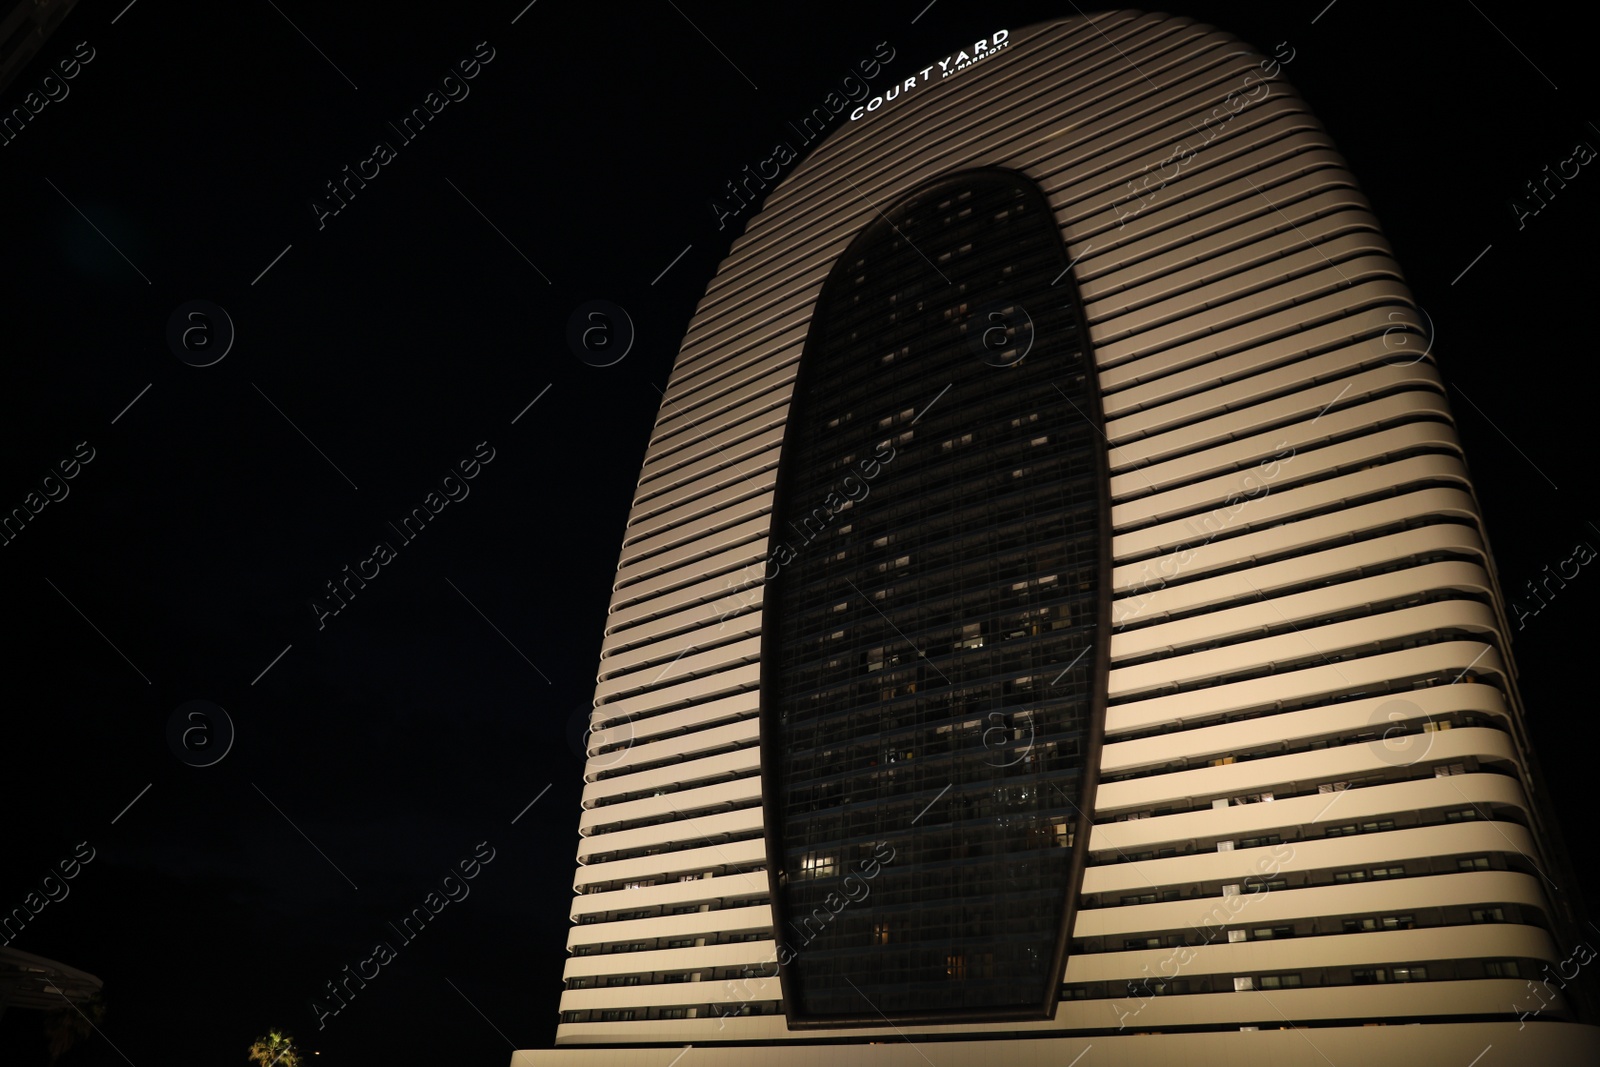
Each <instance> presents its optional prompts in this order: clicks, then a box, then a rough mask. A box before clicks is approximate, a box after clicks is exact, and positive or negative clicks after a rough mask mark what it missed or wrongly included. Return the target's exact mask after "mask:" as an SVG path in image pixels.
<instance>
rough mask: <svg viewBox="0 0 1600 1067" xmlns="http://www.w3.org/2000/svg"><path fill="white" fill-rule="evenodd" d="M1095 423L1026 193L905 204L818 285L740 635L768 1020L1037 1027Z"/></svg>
mask: <svg viewBox="0 0 1600 1067" xmlns="http://www.w3.org/2000/svg"><path fill="white" fill-rule="evenodd" d="M1102 422H1103V420H1102V417H1101V414H1100V399H1099V392H1098V384H1097V381H1096V379H1095V376H1094V372H1093V361H1092V359H1091V357H1090V354H1089V351H1088V347H1087V340H1086V336H1085V330H1084V327H1083V320H1082V314H1081V310H1080V305H1079V301H1078V297H1077V294H1076V290H1075V287H1074V284H1073V280H1072V278H1071V270H1070V263H1069V260H1068V256H1067V251H1066V248H1065V246H1064V245H1063V242H1062V239H1061V236H1060V231H1059V229H1058V227H1057V224H1056V221H1055V217H1054V213H1053V212H1052V211H1051V209H1050V206H1049V204H1048V202H1047V201H1046V200H1045V197H1044V195H1043V193H1042V192H1041V191H1040V189H1039V188H1038V186H1037V185H1036V184H1034V183H1033V182H1032V181H1031V180H1030V179H1028V178H1026V177H1024V176H1023V175H1020V174H1017V173H1015V172H1012V171H1006V170H1000V169H998V168H986V169H982V170H974V171H967V172H963V173H960V174H957V175H953V176H950V177H947V178H944V179H941V180H939V181H937V182H935V183H933V184H931V185H929V186H926V187H924V188H923V189H921V190H919V191H916V192H913V193H912V194H910V195H909V196H907V197H906V198H904V199H903V200H902V201H901V202H900V203H898V204H897V205H894V206H892V207H890V208H888V209H887V210H886V211H885V212H884V213H883V214H882V215H881V216H880V217H879V218H878V219H877V221H875V222H874V223H872V224H871V225H869V226H868V227H867V228H866V229H865V230H864V231H863V232H862V233H861V234H860V235H859V236H858V237H857V238H856V239H855V240H854V241H853V242H852V243H851V245H850V246H849V248H848V249H847V250H846V251H845V252H844V254H843V255H841V256H840V257H839V260H838V261H837V263H836V264H835V266H834V268H833V270H832V272H831V273H830V274H829V276H828V278H827V280H826V282H825V283H824V285H823V287H822V292H821V295H820V297H819V300H818V303H817V307H816V309H815V312H814V315H813V319H812V324H811V329H810V333H809V335H808V338H807V342H806V348H805V352H804V354H803V356H802V358H801V362H800V367H799V371H798V378H797V381H796V385H795V393H794V400H793V402H792V405H791V407H790V411H789V417H788V424H787V428H786V430H785V437H784V446H783V454H782V457H781V459H780V464H779V472H778V488H777V494H776V498H775V504H774V512H773V519H772V526H771V533H770V553H769V557H768V563H767V586H766V591H765V610H764V623H763V638H762V641H763V644H762V662H763V668H762V738H763V742H762V774H763V779H764V780H763V796H764V803H765V805H766V816H767V819H766V822H767V847H768V861H769V862H768V869H769V871H770V872H771V873H770V877H771V881H772V888H773V907H774V920H775V937H776V947H775V955H776V960H775V961H774V965H775V966H777V968H778V970H779V973H780V975H781V978H782V986H783V995H784V1002H785V1010H786V1012H787V1014H788V1019H789V1023H790V1025H791V1026H792V1027H805V1026H814V1027H818V1026H849V1025H879V1026H881V1025H883V1022H884V1020H885V1019H886V1018H887V1019H890V1020H894V1021H896V1022H899V1021H902V1020H904V1021H929V1020H931V1019H939V1020H943V1021H950V1022H955V1021H963V1020H974V1021H982V1020H1001V1019H1025V1018H1041V1017H1048V1016H1050V1015H1051V1014H1052V1013H1053V1011H1054V1006H1055V1001H1056V997H1057V993H1058V990H1059V987H1060V982H1061V976H1062V973H1063V970H1064V965H1065V958H1066V946H1067V939H1068V935H1069V932H1070V929H1071V921H1072V916H1073V913H1074V908H1075V903H1076V896H1077V887H1078V885H1079V883H1080V881H1081V879H1082V870H1083V863H1084V851H1083V850H1084V848H1085V846H1086V845H1087V838H1088V819H1087V816H1086V815H1085V814H1084V813H1085V812H1088V811H1090V810H1092V806H1093V792H1094V785H1095V782H1094V770H1095V768H1096V767H1097V766H1098V762H1099V746H1100V741H1101V734H1102V723H1103V717H1104V709H1105V685H1106V681H1105V674H1106V655H1107V651H1108V645H1109V625H1108V624H1109V617H1110V599H1109V558H1110V557H1109V526H1108V517H1109V508H1108V505H1107V468H1106V459H1105V437H1104V430H1103V427H1102ZM762 973H769V974H770V973H771V966H769V968H768V970H767V971H765V972H762Z"/></svg>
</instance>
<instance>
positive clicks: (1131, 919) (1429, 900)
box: [1072, 871, 1545, 973]
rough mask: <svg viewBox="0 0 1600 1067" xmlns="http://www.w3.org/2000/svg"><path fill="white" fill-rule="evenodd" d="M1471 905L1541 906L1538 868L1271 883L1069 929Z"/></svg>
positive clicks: (1108, 911) (1174, 926) (1088, 917)
mask: <svg viewBox="0 0 1600 1067" xmlns="http://www.w3.org/2000/svg"><path fill="white" fill-rule="evenodd" d="M1478 904H1523V905H1527V906H1528V907H1534V908H1543V907H1545V900H1544V892H1543V890H1542V889H1541V888H1540V884H1539V876H1538V875H1534V874H1523V873H1522V872H1521V871H1463V872H1461V873H1459V874H1437V875H1423V876H1419V877H1415V878H1394V879H1389V880H1387V881H1383V882H1351V883H1349V884H1348V885H1318V886H1306V887H1304V888H1299V889H1295V890H1294V891H1293V892H1286V891H1284V890H1272V891H1271V892H1265V893H1251V894H1249V895H1248V896H1244V895H1241V896H1239V897H1238V898H1236V899H1235V900H1233V901H1226V900H1224V899H1223V898H1221V897H1202V898H1191V899H1187V900H1164V901H1160V902H1158V903H1155V904H1128V905H1124V906H1122V907H1114V908H1086V909H1082V910H1080V911H1079V912H1078V917H1077V921H1076V922H1075V923H1074V924H1073V927H1072V936H1073V937H1074V938H1077V939H1080V940H1081V939H1084V938H1092V937H1101V938H1120V937H1127V936H1131V935H1136V934H1146V935H1150V934H1154V933H1157V932H1161V931H1167V930H1180V931H1198V932H1199V933H1200V934H1201V935H1202V936H1208V935H1209V934H1210V932H1211V931H1213V930H1221V929H1225V928H1227V927H1229V926H1232V927H1238V928H1244V927H1256V926H1271V925H1273V924H1275V923H1285V922H1291V921H1293V920H1296V919H1315V918H1319V917H1322V916H1340V915H1351V916H1362V917H1365V916H1372V917H1377V916H1380V915H1395V914H1405V913H1407V912H1415V911H1419V910H1422V909H1426V908H1447V907H1452V906H1457V905H1460V906H1471V905H1478ZM1218 936H1222V935H1218ZM1158 973H1159V972H1158Z"/></svg>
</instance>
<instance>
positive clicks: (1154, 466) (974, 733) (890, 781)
mask: <svg viewBox="0 0 1600 1067" xmlns="http://www.w3.org/2000/svg"><path fill="white" fill-rule="evenodd" d="M1293 58H1294V52H1293V49H1292V47H1290V46H1288V45H1284V46H1280V47H1279V48H1278V49H1276V50H1275V51H1274V53H1273V54H1272V55H1264V54H1262V53H1260V52H1257V51H1256V50H1254V49H1252V48H1250V47H1248V46H1246V45H1244V44H1242V43H1240V42H1239V41H1237V40H1235V39H1233V38H1231V37H1229V36H1228V35H1227V34H1225V33H1221V32H1218V31H1217V30H1215V29H1212V28H1211V27H1209V26H1205V25H1200V24H1197V23H1195V22H1193V21H1190V20H1188V19H1183V18H1173V17H1168V16H1165V15H1145V14H1138V13H1131V12H1123V13H1114V14H1104V15H1095V16H1091V17H1087V18H1074V19H1068V20H1064V21H1060V22H1053V23H1049V24H1044V25H1037V26H1032V27H1029V28H1027V29H1009V30H997V32H994V33H992V34H991V35H990V36H989V37H987V38H984V39H982V40H979V41H975V42H964V43H963V44H962V47H961V48H959V49H957V50H955V51H954V52H953V53H952V55H951V56H950V57H946V60H945V61H944V62H936V63H933V64H932V65H931V66H930V67H929V68H928V69H927V70H922V71H912V72H909V73H908V75H907V76H906V77H904V78H903V79H902V80H901V81H900V82H899V83H898V84H897V85H895V86H893V87H890V88H889V89H888V90H887V91H880V92H878V94H877V95H874V96H872V98H871V99H864V100H863V101H862V102H861V104H860V106H859V108H858V109H857V110H856V111H855V112H854V113H853V114H852V116H851V117H850V119H849V120H848V121H846V122H844V123H843V124H842V125H841V127H840V128H839V129H838V130H837V131H836V132H835V133H834V134H833V135H832V136H831V137H830V138H828V139H827V140H826V141H825V142H823V143H822V144H821V145H820V146H819V147H818V148H817V149H816V150H815V151H814V152H813V153H811V155H810V156H809V157H808V158H807V159H805V160H804V162H803V163H801V164H800V165H799V166H798V167H797V169H796V170H795V171H794V172H793V173H792V174H791V175H790V176H789V177H788V178H787V179H786V180H785V181H783V182H782V184H781V185H779V186H778V187H777V188H776V189H775V190H773V191H772V192H771V194H770V195H769V196H768V197H767V199H766V201H765V204H764V206H763V207H762V209H761V211H760V213H759V214H757V215H755V216H754V217H753V218H752V219H751V221H750V223H749V226H748V228H747V230H746V232H745V233H744V235H743V236H742V237H741V238H740V239H739V240H738V241H737V242H736V243H735V244H734V247H733V250H732V252H731V253H730V255H729V256H728V258H727V260H726V261H725V262H724V263H723V265H722V268H721V269H720V271H719V272H718V274H717V276H716V278H715V280H714V281H713V282H712V283H711V287H710V290H709V291H708V293H707V295H706V297H705V300H704V301H703V303H702V304H701V305H700V308H699V310H698V313H697V314H696V315H695V317H694V320H693V322H692V323H691V325H690V328H689V333H688V337H687V338H686V339H685V341H684V344H683V348H682V351H681V353H680V355H679V357H678V361H677V364H676V367H675V369H674V371H673V373H672V376H671V380H670V384H669V385H668V387H667V389H666V392H665V397H664V401H663V403H662V405H661V412H660V416H659V419H658V422H657V424H656V428H655V432H654V434H653V435H652V437H651V440H650V445H649V449H648V452H647V454H646V456H645V461H644V469H643V472H642V474H641V476H640V479H639V486H638V491H637V494H636V496H635V498H634V505H633V511H632V514H631V517H630V519H629V522H628V528H627V533H626V536H625V539H624V542H623V548H622V557H621V562H620V565H619V568H618V572H617V578H616V584H615V593H614V596H613V598H612V602H611V608H610V614H609V617H608V622H607V626H606V632H605V640H604V646H603V654H602V659H601V664H600V674H599V684H598V687H597V689H596V693H595V711H594V714H593V733H592V735H591V736H590V738H589V747H588V763H587V767H586V771H585V777H584V781H585V787H584V792H583V812H582V816H581V821H580V834H581V840H580V843H579V846H578V857H577V858H578V865H577V873H576V876H575V877H574V881H573V889H574V892H575V896H574V899H573V903H572V922H573V926H572V932H571V936H570V939H569V949H570V952H571V957H570V959H569V960H568V962H567V966H566V972H565V991H564V992H563V993H562V996H561V1001H560V1006H559V1011H560V1013H561V1015H560V1024H559V1027H558V1029H557V1037H556V1044H557V1047H556V1048H555V1049H553V1050H547V1051H540V1052H519V1053H518V1054H517V1057H516V1060H515V1062H517V1063H519V1064H527V1063H535V1064H569V1063H570V1064H574V1065H578V1064H618V1065H634V1064H638V1065H646V1064H649V1065H658V1067H666V1065H667V1064H668V1063H669V1062H677V1058H678V1057H684V1056H686V1057H690V1059H689V1067H693V1065H694V1064H701V1063H704V1064H712V1063H715V1064H727V1065H732V1064H749V1063H757V1062H759V1063H765V1064H770V1065H772V1067H781V1065H789V1064H810V1063H815V1062H823V1060H822V1057H831V1058H832V1060H831V1062H837V1063H841V1064H855V1063H861V1064H894V1065H909V1064H917V1063H922V1062H924V1061H926V1062H930V1063H933V1064H937V1065H938V1067H963V1065H969V1064H985V1065H987V1064H991V1063H994V1062H1004V1063H1018V1064H1046V1063H1049V1064H1061V1065H1066V1064H1070V1063H1077V1062H1078V1058H1079V1057H1082V1056H1085V1055H1087V1056H1092V1057H1093V1058H1092V1059H1091V1060H1089V1061H1086V1065H1087V1067H1094V1065H1095V1064H1110V1063H1115V1064H1135V1063H1166V1062H1193V1063H1206V1064H1212V1063H1215V1064H1222V1063H1228V1064H1238V1063H1272V1064H1280V1065H1281V1064H1306V1065H1313V1064H1315V1065H1319V1067H1320V1065H1323V1064H1326V1063H1333V1064H1337V1065H1341V1067H1342V1065H1346V1064H1370V1063H1387V1062H1408V1063H1440V1064H1459V1065H1461V1067H1467V1065H1468V1064H1469V1063H1477V1064H1481V1067H1493V1065H1496V1064H1524V1063H1539V1064H1558V1063H1591V1062H1596V1061H1597V1060H1600V1030H1596V1029H1595V1028H1593V1027H1590V1026H1588V1025H1585V1024H1583V1023H1582V1022H1580V1021H1579V1020H1580V1017H1582V1012H1583V1005H1582V1004H1581V1003H1580V1001H1581V997H1580V996H1579V995H1578V992H1577V990H1578V986H1577V984H1576V980H1575V979H1574V976H1575V975H1578V974H1579V973H1580V972H1581V971H1582V970H1583V967H1584V965H1585V964H1587V963H1588V962H1589V960H1590V959H1592V958H1593V956H1594V951H1593V949H1592V948H1590V945H1589V942H1588V941H1587V940H1586V939H1587V938H1589V937H1590V936H1591V934H1590V933H1587V932H1585V931H1587V930H1589V929H1590V928H1588V927H1586V926H1584V925H1583V924H1582V923H1581V922H1580V921H1579V917H1578V916H1577V915H1575V914H1574V909H1573V906H1572V905H1571V903H1570V901H1571V900H1572V899H1574V898H1575V897H1576V893H1575V887H1574V886H1573V885H1572V882H1571V875H1570V873H1569V872H1568V869H1567V867H1566V864H1565V861H1564V860H1563V858H1562V852H1561V848H1560V846H1559V843H1558V842H1557V840H1556V837H1555V831H1554V828H1553V826H1552V825H1551V822H1550V816H1549V815H1548V813H1547V811H1546V808H1545V802H1544V798H1543V794H1542V791H1541V786H1540V782H1539V779H1538V777H1537V774H1536V772H1535V771H1534V769H1533V767H1532V762H1531V756H1530V754H1529V749H1528V745H1527V741H1526V737H1525V734H1524V728H1523V715H1522V708H1521V705H1520V702H1519V698H1518V695H1517V689H1516V685H1515V682H1514V678H1513V668H1512V664H1511V660H1510V655H1509V647H1508V645H1509V641H1508V635H1509V631H1510V628H1509V627H1508V625H1507V617H1506V612H1505V607H1504V601H1503V599H1502V597H1501V595H1500V591H1499V588H1498V586H1497V582H1496V578H1495V572H1494V566H1493V563H1492V561H1491V559H1490V556H1489V551H1488V546H1487V543H1486V541H1485V537H1484V530H1483V522H1482V519H1481V517H1480V514H1479V508H1478V504H1477V501H1476V499H1475V497H1474V495H1473V490H1472V485H1471V482H1470V480H1469V478H1468V474H1467V468H1466V466H1465V463H1464V462H1463V459H1462V454H1461V449H1460V445H1459V443H1458V441H1457V436H1456V432H1455V429H1454V425H1453V421H1452V417H1451V413H1450V409H1449V405H1448V404H1447V403H1446V399H1445V391H1444V388H1443V386H1442V384H1441V381H1440V376H1439V373H1438V371H1437V369H1436V367H1435V363H1434V357H1433V354H1432V353H1431V352H1429V351H1427V349H1426V345H1427V343H1428V342H1427V339H1426V337H1425V336H1424V334H1425V331H1424V328H1423V325H1422V321H1421V319H1420V317H1419V315H1418V313H1417V311H1416V308H1415V305H1414V303H1413V301H1412V298H1411V294H1410V292H1409V291H1408V290H1407V288H1406V285H1405V283H1404V281H1403V280H1402V278H1401V275H1400V271H1399V268H1398V267H1397V266H1396V264H1395V262H1394V259H1393V257H1392V256H1391V254H1390V250H1389V247H1388V245H1387V243H1386V242H1385V241H1384V239H1383V236H1382V234H1381V232H1380V231H1379V228H1378V224H1377V221H1376V220H1375V219H1374V218H1373V216H1372V214H1371V212H1370V210H1369V207H1368V205H1367V203H1366V201H1365V200H1364V199H1363V197H1362V195H1361V193H1360V192H1359V191H1358V189H1357V188H1356V183H1355V181H1354V179H1353V178H1352V177H1351V175H1350V173H1349V171H1348V170H1347V169H1346V168H1345V165H1344V161H1343V160H1342V159H1341V158H1340V157H1339V155H1338V153H1337V152H1336V151H1335V150H1334V147H1333V145H1332V144H1331V143H1330V142H1329V140H1328V137H1327V135H1326V134H1325V133H1324V132H1323V130H1322V129H1321V127H1320V126H1319V125H1318V123H1317V121H1316V119H1315V118H1313V117H1312V116H1311V115H1310V114H1309V113H1308V111H1307V108H1306V106H1305V105H1304V103H1303V102H1302V101H1301V100H1300V99H1299V98H1298V97H1297V96H1296V95H1295V93H1294V91H1293V90H1292V89H1291V88H1290V87H1289V85H1288V84H1287V82H1286V80H1285V74H1284V68H1285V65H1287V64H1292V61H1293ZM880 85H881V83H880ZM689 1045H692V1046H693V1049H692V1050H691V1051H689V1052H687V1053H686V1052H685V1050H684V1046H689ZM820 1046H826V1047H820ZM997 1056H998V1057H1001V1059H999V1060H998V1061H997V1060H996V1057H997ZM1475 1057H1478V1058H1477V1059H1475Z"/></svg>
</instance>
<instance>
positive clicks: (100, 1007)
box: [44, 993, 106, 1067]
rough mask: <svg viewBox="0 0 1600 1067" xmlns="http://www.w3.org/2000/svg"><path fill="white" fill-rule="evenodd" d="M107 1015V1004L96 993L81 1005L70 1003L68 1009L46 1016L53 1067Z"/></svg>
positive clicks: (46, 1035)
mask: <svg viewBox="0 0 1600 1067" xmlns="http://www.w3.org/2000/svg"><path fill="white" fill-rule="evenodd" d="M105 1014H106V1006H105V1002H104V1001H102V1000H101V999H100V994H99V993H96V994H94V995H93V996H91V997H88V998H87V999H85V1000H84V1001H83V1003H82V1004H81V1005H73V1004H71V1003H70V1002H69V1004H68V1006H67V1007H65V1008H63V1009H61V1010H60V1011H54V1012H51V1013H50V1014H49V1015H47V1016H45V1020H44V1032H45V1037H46V1038H47V1039H48V1040H49V1042H50V1063H51V1065H52V1067H54V1064H55V1062H56V1061H57V1060H59V1059H60V1058H61V1057H62V1056H65V1055H66V1054H67V1050H68V1049H70V1048H72V1047H73V1046H74V1045H76V1044H78V1042H80V1041H82V1040H83V1039H84V1038H86V1037H88V1036H89V1034H90V1033H92V1032H93V1030H94V1025H93V1024H94V1023H98V1022H99V1021H100V1020H101V1019H103V1018H105Z"/></svg>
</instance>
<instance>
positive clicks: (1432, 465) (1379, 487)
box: [1111, 455, 1470, 561]
mask: <svg viewBox="0 0 1600 1067" xmlns="http://www.w3.org/2000/svg"><path fill="white" fill-rule="evenodd" d="M1423 481H1437V482H1454V483H1456V484H1458V485H1460V486H1461V487H1462V488H1466V487H1467V486H1468V485H1469V484H1470V483H1469V481H1468V478H1467V468H1466V465H1465V464H1463V463H1462V462H1461V460H1460V459H1458V458H1456V457H1455V456H1440V455H1433V456H1414V457H1412V458H1410V459H1401V460H1396V461H1394V462H1392V463H1383V464H1380V465H1378V466H1376V467H1372V468H1369V469H1367V470H1360V471H1354V472H1352V473H1349V474H1340V475H1336V476H1334V477H1332V478H1328V479H1326V480H1324V481H1320V482H1312V483H1311V484H1309V485H1299V486H1292V487H1290V488H1288V489H1282V490H1279V491H1277V492H1268V491H1265V486H1263V487H1262V491H1260V492H1259V493H1258V495H1256V496H1255V497H1254V498H1249V497H1246V496H1245V495H1244V491H1243V490H1241V491H1240V493H1239V495H1238V496H1237V497H1236V498H1235V500H1234V502H1233V503H1232V504H1229V505H1226V509H1227V510H1226V511H1223V508H1222V506H1220V505H1219V508H1218V509H1217V510H1216V511H1212V512H1207V513H1205V514H1203V515H1198V516H1192V517H1190V518H1186V519H1180V520H1177V521H1173V522H1163V523H1160V524H1158V525H1156V526H1147V527H1144V528H1143V529H1139V530H1131V531H1129V532H1127V533H1116V534H1113V535H1112V538H1111V546H1112V547H1111V551H1112V555H1113V557H1114V558H1115V559H1117V560H1118V561H1122V560H1127V559H1139V558H1149V557H1151V556H1153V555H1155V554H1157V553H1160V552H1163V551H1170V550H1171V549H1172V548H1173V547H1174V546H1177V545H1186V544H1193V543H1194V542H1195V541H1196V540H1198V539H1201V538H1204V537H1215V536H1216V535H1217V534H1219V533H1228V534H1236V532H1237V531H1241V530H1255V529H1259V528H1261V527H1264V526H1269V525H1273V524H1276V523H1282V522H1285V521H1287V520H1290V519H1293V518H1296V517H1298V516H1301V515H1304V514H1305V513H1307V512H1310V511H1315V510H1317V509H1320V508H1326V507H1329V506H1330V505H1336V504H1338V503H1340V502H1341V501H1344V500H1348V499H1349V498H1351V497H1361V496H1367V495H1370V494H1373V493H1379V492H1382V491H1384V490H1386V489H1389V488H1392V487H1394V486H1405V485H1411V484H1415V483H1417V482H1423ZM1352 510H1354V509H1352ZM1219 511H1220V512H1223V513H1222V515H1221V516H1220V517H1219V515H1218V512H1219ZM1346 514H1348V512H1347V513H1346ZM1208 522H1209V523H1210V525H1207V523H1208Z"/></svg>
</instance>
